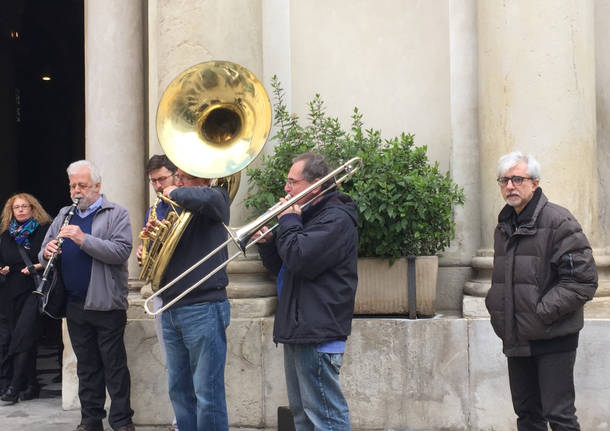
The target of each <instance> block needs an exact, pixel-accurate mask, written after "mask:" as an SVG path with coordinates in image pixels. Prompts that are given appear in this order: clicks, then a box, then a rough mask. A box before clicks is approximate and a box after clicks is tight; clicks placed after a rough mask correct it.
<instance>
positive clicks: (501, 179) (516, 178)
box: [496, 175, 534, 187]
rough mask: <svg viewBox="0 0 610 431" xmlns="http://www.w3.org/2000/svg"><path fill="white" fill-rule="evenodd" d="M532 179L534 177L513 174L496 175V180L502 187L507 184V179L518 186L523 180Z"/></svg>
mask: <svg viewBox="0 0 610 431" xmlns="http://www.w3.org/2000/svg"><path fill="white" fill-rule="evenodd" d="M533 179H534V178H530V177H521V176H519V175H513V176H512V177H498V179H497V180H496V181H498V184H500V185H501V186H502V187H504V186H506V185H507V184H508V182H509V181H510V182H512V183H513V185H514V186H520V185H521V184H523V180H533Z"/></svg>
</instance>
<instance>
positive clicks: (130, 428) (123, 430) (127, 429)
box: [114, 424, 136, 431]
mask: <svg viewBox="0 0 610 431" xmlns="http://www.w3.org/2000/svg"><path fill="white" fill-rule="evenodd" d="M114 431H136V427H135V426H134V424H127V425H123V426H120V427H118V428H115V429H114Z"/></svg>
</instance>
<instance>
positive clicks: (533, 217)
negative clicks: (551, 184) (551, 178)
mask: <svg viewBox="0 0 610 431" xmlns="http://www.w3.org/2000/svg"><path fill="white" fill-rule="evenodd" d="M547 202H548V199H547V197H546V195H545V194H544V193H543V192H542V188H540V187H538V188H537V189H536V191H535V192H534V196H532V199H531V200H530V201H529V202H528V203H527V205H526V206H525V208H523V211H521V214H517V213H516V212H515V210H514V209H513V207H511V206H510V205H508V204H506V205H505V206H504V208H502V211H500V214H498V224H499V225H500V226H503V227H504V229H503V230H504V231H505V232H507V233H508V232H514V231H515V230H516V229H518V230H519V231H520V232H521V233H525V232H528V231H531V230H534V229H535V227H536V221H537V220H538V216H539V215H540V212H541V211H542V208H544V207H545V206H546V204H547Z"/></svg>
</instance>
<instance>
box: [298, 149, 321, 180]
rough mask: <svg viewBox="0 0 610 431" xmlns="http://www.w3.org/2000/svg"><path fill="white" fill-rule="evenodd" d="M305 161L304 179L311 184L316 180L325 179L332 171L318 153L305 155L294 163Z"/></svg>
mask: <svg viewBox="0 0 610 431" xmlns="http://www.w3.org/2000/svg"><path fill="white" fill-rule="evenodd" d="M301 160H304V161H305V165H303V179H304V180H305V181H307V182H309V183H311V182H313V181H314V180H315V179H316V178H322V177H325V176H326V175H327V174H328V173H329V172H330V169H329V168H328V165H327V164H326V161H325V160H324V157H322V156H321V155H320V154H316V153H311V152H310V153H303V154H300V155H298V156H296V157H295V158H294V159H292V163H296V162H300V161H301Z"/></svg>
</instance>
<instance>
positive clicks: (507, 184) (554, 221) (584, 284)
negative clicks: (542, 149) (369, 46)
mask: <svg viewBox="0 0 610 431" xmlns="http://www.w3.org/2000/svg"><path fill="white" fill-rule="evenodd" d="M497 181H498V184H499V185H500V190H501V193H502V197H503V198H504V200H505V201H506V203H507V205H506V206H505V207H504V208H503V209H502V211H501V212H500V214H499V216H498V226H497V227H496V230H495V234H494V266H493V274H492V286H491V289H490V290H489V293H488V294H487V298H486V305H487V309H488V310H489V313H490V316H491V324H492V326H493V329H494V331H495V332H496V334H497V335H498V337H500V338H501V339H502V342H503V351H504V354H505V355H506V356H507V357H508V374H509V380H510V389H511V394H512V399H513V407H514V409H515V413H516V414H517V417H518V418H517V429H518V430H520V431H525V430H527V431H538V430H539V431H546V430H547V424H550V425H551V429H553V431H559V430H580V427H579V425H578V420H577V418H576V408H575V407H574V398H575V394H574V361H575V359H576V348H577V346H578V334H579V332H580V330H581V329H582V327H583V323H584V318H583V307H584V303H585V302H586V301H589V300H590V299H592V298H593V295H594V294H595V290H596V288H597V270H596V267H595V261H594V260H593V256H592V253H591V246H590V245H589V241H588V240H587V238H586V237H585V234H584V233H583V231H582V228H581V227H580V224H579V223H578V222H577V221H576V219H575V218H574V216H573V215H572V214H570V212H569V211H568V210H567V209H565V208H563V207H560V206H559V205H556V204H553V203H551V202H549V201H548V200H547V198H546V196H545V195H544V193H542V189H541V188H540V187H539V183H540V165H539V164H538V162H537V161H536V160H535V159H534V158H533V157H532V156H524V155H523V154H521V153H520V152H514V153H510V154H507V155H505V156H503V157H501V158H500V160H499V163H498V179H497Z"/></svg>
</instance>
